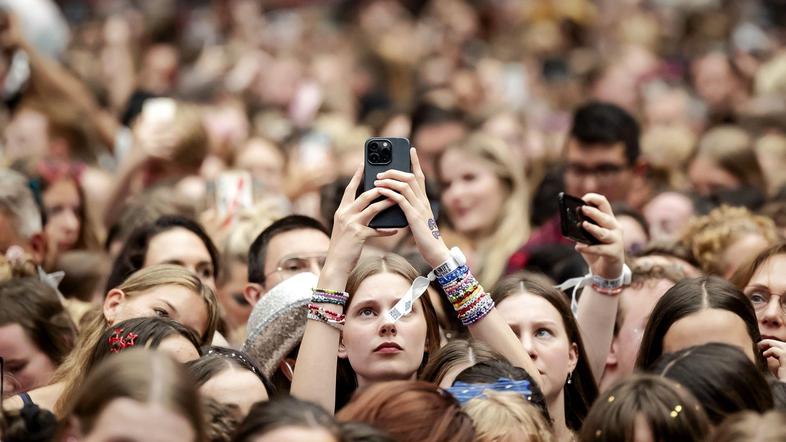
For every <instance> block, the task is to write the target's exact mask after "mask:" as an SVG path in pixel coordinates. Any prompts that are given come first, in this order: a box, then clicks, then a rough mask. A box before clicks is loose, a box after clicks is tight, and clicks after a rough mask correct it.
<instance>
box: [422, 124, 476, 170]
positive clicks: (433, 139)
mask: <svg viewBox="0 0 786 442" xmlns="http://www.w3.org/2000/svg"><path fill="white" fill-rule="evenodd" d="M466 133H467V129H466V128H465V127H464V125H463V124H461V123H459V122H445V123H440V124H430V125H428V126H425V127H421V128H419V129H418V131H417V132H416V133H415V134H414V136H413V137H412V145H413V146H415V147H416V148H417V149H418V158H420V161H421V166H422V167H423V173H425V174H426V176H433V174H434V170H435V164H434V159H435V158H436V157H437V156H438V155H439V154H440V153H441V152H442V151H443V150H445V148H446V147H447V146H450V145H451V144H453V143H455V142H457V141H458V140H460V139H462V138H463V137H464V135H465V134H466Z"/></svg>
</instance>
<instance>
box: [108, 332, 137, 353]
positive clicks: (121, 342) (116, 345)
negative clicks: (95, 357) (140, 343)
mask: <svg viewBox="0 0 786 442" xmlns="http://www.w3.org/2000/svg"><path fill="white" fill-rule="evenodd" d="M137 337H138V335H137V334H136V333H134V332H129V333H128V334H127V335H126V337H125V338H124V337H123V329H122V328H116V329H115V331H114V333H112V336H110V337H109V352H110V353H119V352H120V351H121V350H124V349H126V348H127V347H133V346H134V344H135V343H136V338H137Z"/></svg>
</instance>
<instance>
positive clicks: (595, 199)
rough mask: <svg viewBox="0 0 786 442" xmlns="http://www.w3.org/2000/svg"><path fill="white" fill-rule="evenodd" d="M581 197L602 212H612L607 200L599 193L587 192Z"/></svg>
mask: <svg viewBox="0 0 786 442" xmlns="http://www.w3.org/2000/svg"><path fill="white" fill-rule="evenodd" d="M581 199H582V200H584V202H585V203H587V204H590V205H592V206H595V207H597V208H598V209H600V210H601V211H602V212H605V213H612V211H611V203H609V200H607V199H606V197H605V196H603V195H601V194H599V193H588V194H586V195H584V196H583V197H582V198H581Z"/></svg>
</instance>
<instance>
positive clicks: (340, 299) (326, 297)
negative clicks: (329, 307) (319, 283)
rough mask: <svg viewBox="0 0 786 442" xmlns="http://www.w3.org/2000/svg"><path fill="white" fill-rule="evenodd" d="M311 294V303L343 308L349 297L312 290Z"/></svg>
mask: <svg viewBox="0 0 786 442" xmlns="http://www.w3.org/2000/svg"><path fill="white" fill-rule="evenodd" d="M312 292H313V293H312V294H311V302H314V303H317V304H333V305H340V306H342V307H343V306H344V305H345V304H346V303H347V298H348V297H349V295H346V296H345V295H344V294H333V293H328V292H324V291H321V290H319V289H312Z"/></svg>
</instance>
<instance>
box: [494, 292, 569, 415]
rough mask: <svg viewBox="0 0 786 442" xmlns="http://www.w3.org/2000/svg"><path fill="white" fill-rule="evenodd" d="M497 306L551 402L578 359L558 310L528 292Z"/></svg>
mask: <svg viewBox="0 0 786 442" xmlns="http://www.w3.org/2000/svg"><path fill="white" fill-rule="evenodd" d="M497 309H498V310H499V311H500V313H501V314H502V317H503V318H504V319H505V322H507V323H508V325H509V326H510V328H511V329H512V330H513V332H514V333H515V334H516V336H518V337H519V340H520V341H521V344H522V345H523V346H524V350H526V351H527V353H529V355H530V357H531V358H532V361H533V362H534V363H535V367H536V368H537V369H538V372H539V373H540V375H541V379H542V380H543V382H542V384H541V385H540V388H541V389H542V390H543V394H544V395H545V396H546V400H547V401H548V402H551V401H553V400H554V399H555V398H557V397H558V396H559V395H560V394H561V393H562V391H563V387H564V386H565V383H566V382H567V380H568V375H569V374H570V373H572V372H573V370H574V369H575V368H576V364H577V363H578V360H579V358H578V348H577V347H576V344H574V343H572V342H570V340H569V339H568V334H567V331H566V330H565V326H564V324H563V322H562V317H561V316H560V314H559V312H558V311H557V309H556V308H554V306H553V305H551V304H550V303H549V302H548V301H547V300H546V299H545V298H542V297H540V296H536V295H532V294H529V293H519V294H516V295H512V296H508V297H507V298H505V299H503V300H502V302H500V303H499V304H498V305H497Z"/></svg>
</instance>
